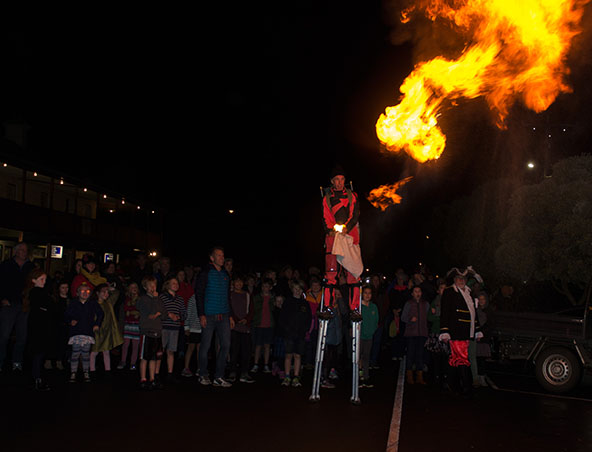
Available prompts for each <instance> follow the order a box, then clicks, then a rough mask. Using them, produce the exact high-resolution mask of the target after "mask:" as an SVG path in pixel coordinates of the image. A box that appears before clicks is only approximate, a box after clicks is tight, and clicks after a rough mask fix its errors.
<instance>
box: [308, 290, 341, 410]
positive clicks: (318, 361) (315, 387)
mask: <svg viewBox="0 0 592 452" xmlns="http://www.w3.org/2000/svg"><path fill="white" fill-rule="evenodd" d="M326 287H327V286H326V280H325V281H324V284H323V292H322V295H321V305H320V307H319V313H318V317H319V337H318V339H317V349H316V353H315V368H314V374H313V380H312V393H311V395H310V397H309V398H308V400H309V401H311V402H318V401H319V400H320V399H321V396H320V389H321V374H322V373H323V359H324V357H325V345H326V341H327V326H328V324H329V319H330V318H331V317H332V313H331V312H330V311H329V310H328V309H327V308H325V288H326ZM333 290H335V289H333Z"/></svg>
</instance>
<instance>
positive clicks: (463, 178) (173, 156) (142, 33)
mask: <svg viewBox="0 0 592 452" xmlns="http://www.w3.org/2000/svg"><path fill="white" fill-rule="evenodd" d="M392 22H393V21H392V19H390V18H389V16H388V15H387V14H386V13H385V9H384V4H383V3H382V2H380V1H375V0H372V1H370V0H369V1H363V2H358V1H351V2H337V1H334V2H322V1H301V2H289V4H282V5H281V6H278V5H275V6H272V7H270V8H264V7H263V6H261V5H253V4H252V3H249V4H244V3H242V4H241V5H240V6H237V5H234V4H232V3H226V2H225V3H220V4H219V6H212V5H209V4H206V6H199V7H197V8H196V7H193V8H192V9H187V10H181V9H177V8H174V7H169V8H164V9H154V10H149V9H144V10H141V11H140V10H133V11H124V10H117V11H107V10H105V11H80V14H79V16H78V18H77V20H66V19H65V18H61V16H60V14H59V13H58V12H56V17H55V20H51V21H50V20H48V21H46V22H45V25H43V26H39V25H38V24H37V23H36V22H34V21H30V22H24V23H23V24H22V26H21V27H20V28H19V27H15V28H14V29H13V30H11V31H4V32H3V34H2V39H3V54H4V58H3V59H4V62H5V65H4V70H3V72H4V74H3V75H4V77H5V80H6V82H5V83H4V87H3V89H2V93H3V99H4V100H3V102H2V104H3V105H2V114H3V119H4V120H6V119H19V118H22V119H24V120H26V121H27V122H28V123H29V124H31V126H32V136H31V145H30V149H29V154H28V155H29V157H30V158H31V159H32V160H33V161H39V162H40V163H43V164H44V165H47V166H51V167H54V168H57V169H60V170H63V171H65V172H68V173H70V174H72V175H75V176H76V177H80V178H88V179H89V180H90V181H92V182H94V183H96V184H98V185H101V186H106V187H110V188H113V190H117V191H119V192H121V193H125V194H127V195H128V197H129V198H132V197H135V198H137V199H138V200H140V201H144V202H145V201H151V202H154V203H156V204H158V205H163V206H164V207H165V208H167V209H168V212H169V216H168V217H169V220H170V221H169V224H170V225H171V226H169V229H168V237H169V240H168V243H169V250H170V252H171V253H174V252H175V251H178V250H184V252H183V254H186V255H195V256H203V253H204V249H207V248H209V247H210V246H211V245H212V244H220V243H221V244H223V245H225V246H226V248H227V254H229V255H232V256H236V258H237V259H238V260H242V261H249V262H251V261H252V262H256V263H257V264H258V265H264V266H265V265H267V263H269V264H278V263H284V262H294V263H297V264H298V265H301V266H304V265H309V264H316V265H318V264H319V263H320V259H321V258H322V248H321V244H322V230H321V228H320V194H319V186H320V185H328V173H329V171H330V169H331V167H332V166H333V165H334V164H335V163H340V164H342V165H343V166H344V167H345V168H346V169H347V171H348V176H349V178H350V179H351V180H352V181H353V183H354V188H355V190H356V191H357V192H358V193H359V195H360V197H361V198H362V220H361V225H362V228H363V229H362V234H363V235H362V237H363V243H362V246H363V250H364V255H365V260H366V261H367V262H368V263H369V264H368V265H372V263H376V265H384V264H385V263H386V262H385V261H387V260H388V261H389V263H390V264H392V262H393V261H396V260H399V261H400V262H401V263H407V262H409V263H411V262H414V261H415V260H418V256H417V249H418V248H417V247H418V244H419V241H420V238H421V237H422V236H423V235H425V234H424V233H423V230H422V227H423V224H425V223H427V221H428V220H429V218H430V213H431V210H432V209H433V207H434V206H435V205H437V204H438V203H440V202H446V201H448V200H450V199H453V198H454V197H456V196H460V195H462V194H468V193H469V192H470V190H472V188H473V187H474V186H475V185H476V184H477V183H479V182H480V181H483V180H485V179H487V178H490V177H496V176H499V175H500V174H507V173H508V171H509V170H512V171H515V170H516V168H518V167H520V168H521V167H522V162H523V161H524V160H525V159H526V158H527V157H528V156H529V155H532V154H534V155H536V154H537V152H538V151H537V148H539V147H540V146H541V143H542V141H541V137H540V136H538V135H536V134H533V133H531V132H529V130H530V124H532V123H535V122H537V123H543V124H544V123H545V121H548V123H549V124H550V127H551V126H552V127H555V126H556V125H557V124H559V123H569V124H570V125H571V129H570V130H572V131H573V133H571V134H570V137H571V138H569V140H568V141H567V142H565V141H564V142H557V143H556V144H554V147H555V148H557V149H564V148H569V149H568V150H567V151H566V152H567V153H570V152H573V149H574V146H575V148H577V149H578V150H579V152H581V150H582V149H583V148H585V146H586V145H585V143H587V137H588V135H587V134H586V133H585V132H583V131H582V130H583V129H586V127H585V126H584V125H583V124H584V123H586V121H583V119H582V118H584V119H585V116H583V115H582V111H586V110H587V107H586V102H585V100H586V99H589V98H590V97H591V96H590V88H589V86H588V83H587V80H589V78H588V75H589V74H590V64H589V62H588V61H583V60H582V59H581V58H579V59H578V58H575V62H576V64H575V66H576V69H575V70H574V71H573V73H572V78H573V83H574V85H575V92H576V93H577V94H576V95H571V99H569V98H568V97H569V96H565V97H566V98H568V99H567V100H566V101H565V102H561V101H558V102H557V105H556V106H553V107H552V108H551V109H549V111H548V112H547V113H546V114H545V115H534V114H532V113H531V112H527V111H524V109H520V108H517V109H516V111H515V112H514V113H513V119H512V121H510V123H509V125H508V129H507V130H505V131H500V130H498V129H496V128H495V127H494V126H493V125H492V123H491V121H490V118H489V116H488V113H487V112H486V111H485V109H484V108H483V105H482V103H480V102H479V101H472V102H467V103H466V104H465V105H461V106H460V107H459V108H458V110H457V111H455V112H454V114H453V115H451V116H449V117H447V118H445V119H443V120H442V126H443V128H444V130H445V132H446V133H447V136H448V143H449V144H448V147H447V150H446V151H445V152H446V154H445V155H444V156H443V157H442V158H441V159H440V160H439V161H438V162H436V163H433V164H428V165H424V166H421V167H420V166H419V165H417V164H416V163H414V162H413V161H410V160H409V159H408V158H406V157H405V156H387V155H385V154H384V153H382V152H381V150H380V146H379V143H378V140H377V138H376V136H375V133H374V124H375V122H376V119H377V118H378V116H379V114H380V113H381V112H382V111H383V110H384V108H385V107H386V106H387V105H393V104H395V103H397V98H398V87H399V86H400V84H401V82H402V81H403V79H404V78H405V76H406V75H407V74H408V73H409V72H410V71H411V69H412V67H413V63H414V61H415V59H416V58H417V46H414V44H413V43H412V42H410V41H407V42H403V43H402V44H399V45H393V44H392V43H391V40H390V36H391V34H392V33H393V28H392ZM586 48H588V47H586ZM580 52H581V53H582V54H583V51H580ZM588 117H589V116H588ZM580 124H582V125H580ZM539 130H540V129H539ZM570 140H571V141H570ZM574 143H575V145H574ZM509 148H511V149H509ZM557 152H559V151H557ZM408 175H413V176H415V179H414V181H413V182H412V183H410V184H409V186H408V188H407V190H405V191H404V193H403V194H404V201H403V204H401V205H400V206H396V207H393V208H391V209H389V210H388V211H387V212H385V213H381V212H378V211H377V210H375V209H373V208H372V207H371V206H370V205H369V204H368V203H367V202H366V201H365V199H364V198H365V197H366V196H367V194H368V192H369V191H370V190H371V189H372V188H374V187H376V186H377V185H380V184H384V183H392V182H395V181H397V180H399V179H401V178H403V177H405V176H408ZM229 209H234V210H235V214H233V215H229V214H228V210H229ZM419 258H421V257H419ZM196 259H198V258H196Z"/></svg>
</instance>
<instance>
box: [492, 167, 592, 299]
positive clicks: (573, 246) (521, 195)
mask: <svg viewBox="0 0 592 452" xmlns="http://www.w3.org/2000/svg"><path fill="white" fill-rule="evenodd" d="M495 262H496V265H497V267H498V270H499V271H502V272H504V273H506V274H508V275H512V276H514V277H516V278H519V279H521V280H524V281H526V280H535V281H550V282H551V283H552V284H553V287H554V288H555V289H556V290H557V291H558V292H559V293H561V294H563V295H564V296H565V297H566V298H567V299H568V300H569V301H570V303H571V304H572V305H574V306H575V305H579V304H582V303H583V302H584V299H583V296H576V295H575V292H574V288H576V287H577V288H580V289H583V288H584V287H585V286H586V285H587V284H588V283H589V281H590V280H591V278H592V156H590V155H582V156H577V157H570V158H568V159H565V160H562V161H560V162H558V163H556V164H555V165H554V166H553V171H552V176H551V177H547V178H545V179H543V180H542V181H541V182H539V183H537V184H533V185H526V186H522V187H520V188H518V189H517V190H516V191H515V192H514V194H513V195H512V197H511V198H510V201H509V215H508V223H507V226H506V227H505V229H504V230H503V232H502V234H501V237H500V245H499V247H498V248H497V251H496V253H495ZM576 292H579V291H576ZM581 292H582V293H583V292H584V291H583V290H582V291H581Z"/></svg>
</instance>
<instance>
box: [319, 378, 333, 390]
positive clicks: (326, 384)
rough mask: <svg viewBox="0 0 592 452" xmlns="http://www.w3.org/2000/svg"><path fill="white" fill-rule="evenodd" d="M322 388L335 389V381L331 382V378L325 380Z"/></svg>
mask: <svg viewBox="0 0 592 452" xmlns="http://www.w3.org/2000/svg"><path fill="white" fill-rule="evenodd" d="M321 388H325V389H335V385H334V384H333V383H331V382H330V381H329V380H323V381H322V382H321Z"/></svg>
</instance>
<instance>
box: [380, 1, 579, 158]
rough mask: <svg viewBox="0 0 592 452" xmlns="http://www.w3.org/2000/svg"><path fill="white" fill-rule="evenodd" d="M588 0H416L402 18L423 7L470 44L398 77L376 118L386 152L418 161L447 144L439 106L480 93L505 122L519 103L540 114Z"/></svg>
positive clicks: (559, 82)
mask: <svg viewBox="0 0 592 452" xmlns="http://www.w3.org/2000/svg"><path fill="white" fill-rule="evenodd" d="M588 1H589V0H448V1H446V0H419V1H417V2H415V3H416V6H413V7H411V8H409V9H407V10H406V11H404V12H403V14H402V20H403V21H409V20H412V15H413V14H415V13H418V12H423V14H425V15H426V16H427V17H428V18H429V19H430V20H432V21H436V20H438V21H440V20H443V21H447V22H448V23H450V24H451V25H452V27H453V28H454V29H455V30H456V31H457V32H458V33H461V34H462V36H463V38H465V42H467V43H468V44H467V45H466V47H465V48H464V49H463V50H462V51H461V52H460V56H459V57H458V58H457V59H452V60H450V59H446V58H443V57H437V58H434V59H432V60H430V61H427V62H422V63H419V64H418V65H416V67H415V69H414V70H413V71H412V72H411V74H410V75H409V76H408V77H407V78H406V79H405V81H404V82H403V84H402V86H401V88H400V91H401V93H402V95H403V96H402V99H401V102H400V103H399V104H398V105H396V106H393V107H387V108H386V109H385V113H383V114H381V115H380V117H379V119H378V121H377V123H376V134H377V136H378V139H379V140H380V141H381V143H383V144H384V145H385V147H386V149H388V150H389V151H394V152H399V151H401V150H404V151H405V152H407V153H408V154H409V155H410V156H411V157H413V158H414V159H415V160H417V161H419V162H422V163H423V162H426V161H428V160H433V159H437V158H439V157H440V155H441V154H442V152H443V151H444V148H445V146H446V136H445V135H444V133H443V132H442V130H441V129H440V127H439V126H438V117H439V115H440V114H441V108H442V105H443V104H444V103H445V102H446V103H447V105H449V104H450V103H454V102H455V101H456V100H458V99H461V98H466V99H472V98H476V97H484V98H485V100H486V101H487V104H488V105H489V107H490V109H491V110H492V111H493V112H494V113H495V115H496V125H497V126H498V127H500V128H504V121H505V119H506V117H507V115H508V112H509V110H510V108H511V107H512V105H513V104H514V103H515V102H516V101H521V102H523V103H524V105H526V106H527V107H528V108H529V109H531V110H533V111H535V112H537V113H539V112H542V111H544V110H546V109H547V108H548V107H549V106H550V105H551V104H552V103H553V102H554V101H555V99H556V98H557V96H558V95H559V94H561V93H567V92H570V91H571V89H570V87H569V86H568V85H567V84H566V83H565V81H564V77H565V75H567V74H568V73H569V69H568V68H567V66H566V64H565V61H566V57H567V53H568V51H569V48H570V45H571V41H572V39H573V37H574V36H575V35H577V34H578V33H579V32H580V28H579V27H580V20H581V18H582V14H583V9H584V5H585V4H586V3H588Z"/></svg>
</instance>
